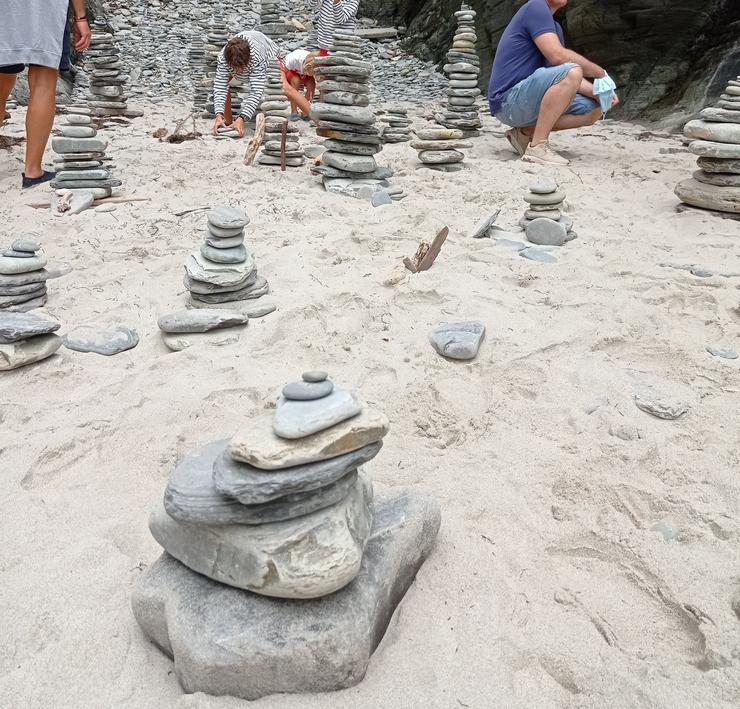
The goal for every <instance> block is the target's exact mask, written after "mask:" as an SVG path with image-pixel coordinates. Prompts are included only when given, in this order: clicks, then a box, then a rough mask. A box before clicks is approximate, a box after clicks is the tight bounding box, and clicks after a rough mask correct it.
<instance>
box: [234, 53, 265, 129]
mask: <svg viewBox="0 0 740 709" xmlns="http://www.w3.org/2000/svg"><path fill="white" fill-rule="evenodd" d="M266 86H267V65H266V64H263V65H261V66H258V67H255V68H254V70H252V71H251V72H250V73H249V95H248V96H247V98H246V99H245V100H244V101H242V110H241V113H240V114H239V115H241V117H242V118H243V119H244V121H245V122H246V121H249V120H251V119H252V118H253V117H254V114H255V113H257V108H258V107H259V105H260V101H261V100H262V94H264V93H265V87H266Z"/></svg>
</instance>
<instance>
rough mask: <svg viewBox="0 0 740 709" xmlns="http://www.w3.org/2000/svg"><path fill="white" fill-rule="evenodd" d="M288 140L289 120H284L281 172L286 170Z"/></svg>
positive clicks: (281, 144) (281, 139)
mask: <svg viewBox="0 0 740 709" xmlns="http://www.w3.org/2000/svg"><path fill="white" fill-rule="evenodd" d="M287 140H288V121H283V130H282V135H281V136H280V172H285V167H286V165H285V143H286V142H287Z"/></svg>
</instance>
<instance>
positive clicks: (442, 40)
mask: <svg viewBox="0 0 740 709" xmlns="http://www.w3.org/2000/svg"><path fill="white" fill-rule="evenodd" d="M468 4H470V5H471V6H472V7H473V9H475V10H476V12H477V13H478V16H477V18H476V23H477V30H478V53H479V55H480V57H481V61H482V68H483V73H482V74H481V83H482V84H486V83H487V81H488V77H489V74H490V66H491V62H492V60H493V55H494V53H495V48H496V45H497V43H498V39H499V37H500V36H501V33H502V32H503V30H504V29H505V27H506V25H507V24H508V22H509V20H510V19H511V17H512V16H513V14H514V13H515V12H516V10H517V9H518V8H519V7H520V6H521V4H522V2H521V1H520V0H468ZM361 8H362V9H361V12H362V14H363V15H365V16H368V17H373V18H377V19H378V20H379V21H380V22H402V23H404V24H405V25H406V26H407V27H408V40H407V44H408V46H409V48H411V49H412V50H413V51H414V52H415V53H417V54H420V55H422V56H425V57H427V58H434V59H437V60H441V59H442V58H443V55H444V52H445V50H446V49H447V47H448V45H449V43H450V41H451V39H452V34H453V32H454V22H453V19H454V18H453V13H454V12H455V11H456V10H458V9H459V8H460V2H459V0H454V1H450V0H363V2H362V5H361ZM558 18H559V19H561V21H562V23H563V25H564V28H565V33H566V41H567V44H568V46H569V47H570V48H571V49H574V50H575V51H577V52H580V53H581V54H584V55H585V56H587V57H588V58H589V59H591V60H593V61H595V62H596V63H597V64H600V65H601V66H603V67H604V68H605V69H606V70H607V71H608V72H609V73H610V74H611V75H612V76H613V77H614V79H615V80H616V81H617V84H618V86H619V87H620V96H621V98H622V100H623V103H622V107H621V109H620V111H619V113H618V114H617V115H619V116H620V117H622V118H638V117H639V118H646V119H656V118H660V117H661V116H664V115H666V114H668V113H675V112H682V113H685V114H688V113H691V112H692V111H695V110H697V108H699V107H701V106H702V105H703V104H705V103H707V102H710V101H713V100H715V99H716V98H717V96H719V94H720V93H721V89H722V87H723V86H724V85H725V84H726V81H727V79H728V78H730V77H731V76H737V75H738V74H740V0H570V2H569V3H568V6H567V8H566V9H565V11H564V12H562V13H559V15H558Z"/></svg>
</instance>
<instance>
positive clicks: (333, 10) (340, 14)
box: [314, 0, 360, 49]
mask: <svg viewBox="0 0 740 709" xmlns="http://www.w3.org/2000/svg"><path fill="white" fill-rule="evenodd" d="M359 6H360V0H340V2H338V3H336V4H335V3H334V1H333V0H316V5H315V7H314V25H315V26H316V28H317V34H318V46H319V49H330V48H331V46H332V44H333V43H334V33H335V32H345V33H349V34H351V33H352V32H354V30H355V18H356V17H357V10H358V8H359Z"/></svg>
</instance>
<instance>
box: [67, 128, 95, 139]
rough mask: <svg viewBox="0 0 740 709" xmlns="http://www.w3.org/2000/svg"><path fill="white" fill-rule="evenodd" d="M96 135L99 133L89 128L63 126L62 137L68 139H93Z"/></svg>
mask: <svg viewBox="0 0 740 709" xmlns="http://www.w3.org/2000/svg"><path fill="white" fill-rule="evenodd" d="M96 134H97V131H96V130H95V129H94V128H90V127H89V126H72V125H69V126H62V135H63V136H65V137H66V138H93V137H94V136H95V135H96Z"/></svg>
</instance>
